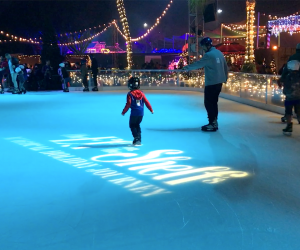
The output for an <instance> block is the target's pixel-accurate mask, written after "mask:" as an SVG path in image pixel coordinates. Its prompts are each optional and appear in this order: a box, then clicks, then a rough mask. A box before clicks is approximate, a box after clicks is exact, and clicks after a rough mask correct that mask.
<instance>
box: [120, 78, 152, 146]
mask: <svg viewBox="0 0 300 250" xmlns="http://www.w3.org/2000/svg"><path fill="white" fill-rule="evenodd" d="M128 88H129V89H130V92H128V94H127V103H126V106H125V108H124V109H123V112H122V115H125V113H126V112H127V111H128V109H129V108H131V114H130V119H129V127H130V129H131V132H132V135H133V138H134V140H133V142H132V144H133V145H136V146H139V145H141V142H142V138H141V127H140V124H141V122H142V120H143V116H144V103H145V104H146V107H147V108H148V109H149V110H150V112H151V113H152V114H153V110H152V107H151V105H150V103H149V101H148V100H147V98H146V96H145V94H144V93H143V92H142V91H140V90H139V88H140V79H139V78H137V77H131V78H130V79H129V80H128Z"/></svg>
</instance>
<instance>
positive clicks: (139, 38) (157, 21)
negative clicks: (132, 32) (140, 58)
mask: <svg viewBox="0 0 300 250" xmlns="http://www.w3.org/2000/svg"><path fill="white" fill-rule="evenodd" d="M172 3H173V0H171V1H170V2H169V4H168V5H167V7H166V8H165V10H164V11H163V12H162V14H161V15H160V16H159V17H158V18H157V19H156V22H155V24H154V25H153V26H152V27H151V28H149V29H148V30H147V32H146V33H145V34H144V35H142V36H139V37H137V38H132V39H131V41H133V42H136V41H139V40H141V39H143V38H145V37H146V36H148V35H149V33H150V32H151V31H152V30H153V29H154V28H155V27H156V26H157V25H159V22H160V20H161V19H162V18H163V17H164V16H165V15H166V14H167V11H168V10H169V8H170V7H171V5H172Z"/></svg>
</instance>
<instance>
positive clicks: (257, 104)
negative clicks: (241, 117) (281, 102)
mask: <svg viewBox="0 0 300 250" xmlns="http://www.w3.org/2000/svg"><path fill="white" fill-rule="evenodd" d="M141 89H142V90H174V91H194V92H202V93H203V92H204V89H203V88H190V87H162V86H159V87H145V86H142V88H141ZM99 90H100V91H114V90H128V88H127V87H117V86H116V87H100V89H99ZM70 91H82V87H70ZM220 97H222V98H224V99H227V100H231V101H234V102H238V103H242V104H245V105H248V106H252V107H255V108H259V109H263V110H267V111H271V112H274V113H278V114H284V112H285V110H284V107H280V106H276V105H272V104H266V103H262V102H257V101H253V100H249V99H245V98H241V97H239V96H233V95H229V94H225V93H221V94H220Z"/></svg>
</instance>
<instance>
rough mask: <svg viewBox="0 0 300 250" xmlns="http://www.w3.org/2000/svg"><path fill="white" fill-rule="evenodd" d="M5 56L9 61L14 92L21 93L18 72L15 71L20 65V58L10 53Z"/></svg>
mask: <svg viewBox="0 0 300 250" xmlns="http://www.w3.org/2000/svg"><path fill="white" fill-rule="evenodd" d="M5 57H6V59H7V61H8V67H9V72H10V75H11V79H12V82H13V84H14V90H13V91H12V94H19V86H18V82H17V76H18V73H16V72H15V69H16V68H17V67H18V66H19V60H18V59H17V58H15V57H12V56H11V55H10V54H8V53H6V54H5Z"/></svg>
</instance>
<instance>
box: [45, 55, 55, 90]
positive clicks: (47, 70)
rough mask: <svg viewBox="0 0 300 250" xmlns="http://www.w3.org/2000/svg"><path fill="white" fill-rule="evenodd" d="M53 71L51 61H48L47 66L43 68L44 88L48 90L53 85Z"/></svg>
mask: <svg viewBox="0 0 300 250" xmlns="http://www.w3.org/2000/svg"><path fill="white" fill-rule="evenodd" d="M52 70H53V68H52V67H51V65H50V60H47V61H46V64H45V65H44V66H43V68H42V73H43V75H44V82H43V83H44V88H45V89H48V87H49V86H50V85H51V78H52Z"/></svg>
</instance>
